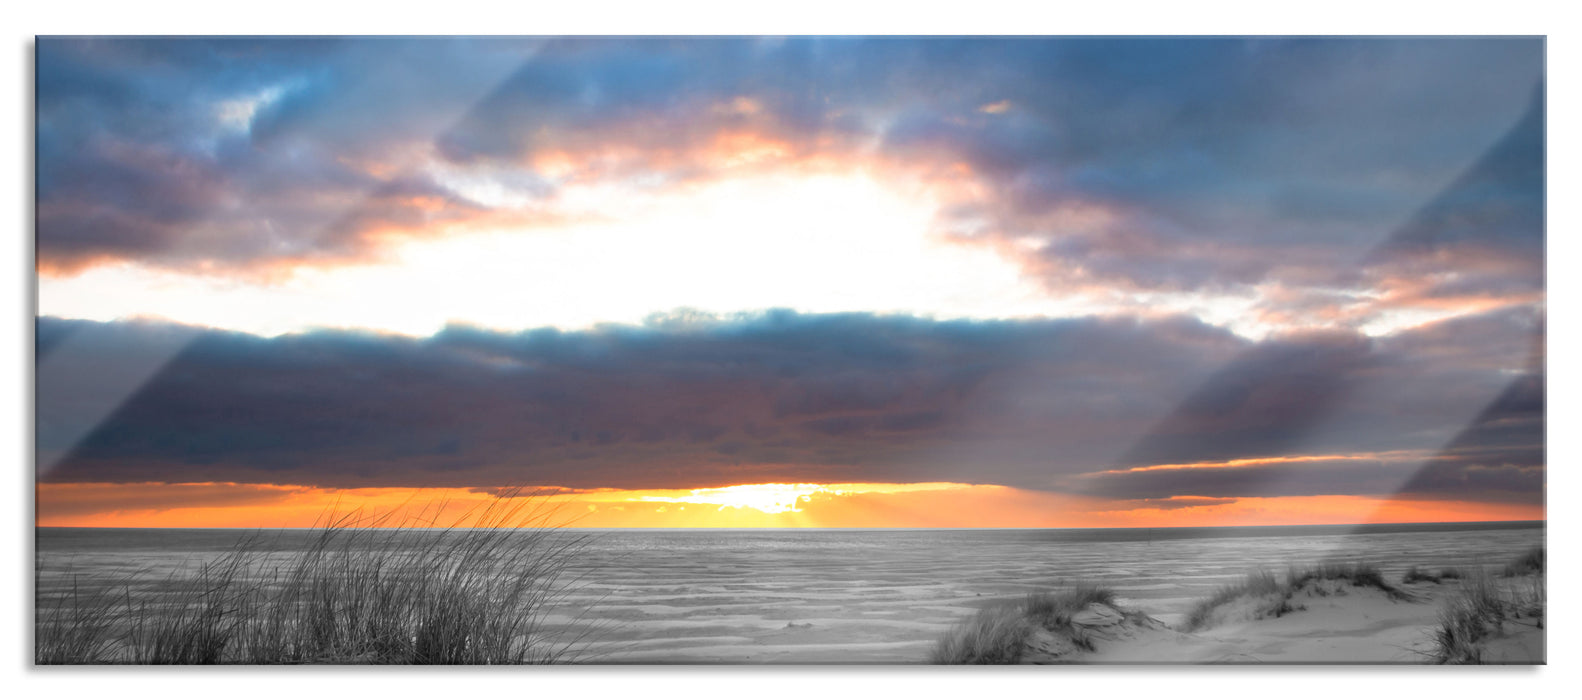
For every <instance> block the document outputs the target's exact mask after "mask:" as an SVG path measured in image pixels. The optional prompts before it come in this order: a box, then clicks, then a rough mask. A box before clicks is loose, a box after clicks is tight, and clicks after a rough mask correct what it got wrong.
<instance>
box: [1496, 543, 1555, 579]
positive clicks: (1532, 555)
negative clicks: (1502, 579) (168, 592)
mask: <svg viewBox="0 0 1582 700" xmlns="http://www.w3.org/2000/svg"><path fill="white" fill-rule="evenodd" d="M1543 572H1544V548H1543V547H1542V546H1538V547H1533V548H1532V549H1529V550H1527V551H1526V552H1523V553H1522V555H1521V556H1519V557H1516V559H1515V560H1513V561H1511V562H1510V563H1509V564H1506V565H1505V570H1504V571H1503V572H1501V573H1502V574H1503V575H1505V576H1524V575H1526V574H1532V573H1538V574H1541V573H1543Z"/></svg>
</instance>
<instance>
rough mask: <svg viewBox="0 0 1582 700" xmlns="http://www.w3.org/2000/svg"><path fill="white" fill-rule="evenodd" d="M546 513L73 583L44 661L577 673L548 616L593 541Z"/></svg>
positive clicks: (55, 614)
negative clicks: (523, 667) (184, 571)
mask: <svg viewBox="0 0 1582 700" xmlns="http://www.w3.org/2000/svg"><path fill="white" fill-rule="evenodd" d="M438 510H439V511H441V512H442V511H443V507H442V506H441V507H440V508H439V509H438ZM425 512H426V511H425ZM550 514H551V512H550V511H548V510H546V509H543V508H541V507H539V503H538V502H537V501H536V499H532V498H531V497H528V496H522V497H519V498H513V497H509V496H508V497H506V498H501V499H499V500H496V501H494V502H493V504H492V505H490V506H488V507H487V508H484V509H482V510H481V511H478V512H469V513H468V514H466V515H464V516H463V517H462V518H459V519H457V523H453V524H451V525H446V526H439V527H434V526H435V523H433V522H432V519H430V518H426V517H424V516H422V515H420V516H417V517H415V518H413V519H412V520H410V521H407V522H403V523H401V525H403V526H406V528H408V529H391V528H390V527H388V526H390V525H392V523H390V522H388V521H387V519H386V518H372V519H366V518H362V517H360V516H359V515H357V514H352V515H348V516H344V517H341V518H338V519H334V520H333V521H329V522H328V523H327V524H326V525H324V526H322V527H320V528H318V529H317V531H316V532H315V533H314V536H313V538H312V540H311V542H310V544H309V545H308V546H307V547H306V548H305V549H296V550H292V551H290V552H289V554H288V555H287V558H285V559H282V558H281V555H280V554H279V553H278V552H272V551H271V548H270V547H269V546H268V544H269V543H266V542H264V541H262V540H261V539H260V538H258V537H252V538H248V539H246V540H244V541H242V542H240V543H238V545H237V546H236V547H234V548H232V549H230V550H228V551H226V552H223V553H221V554H220V555H219V556H218V557H216V558H214V559H213V560H212V561H209V562H207V563H204V564H203V565H202V566H201V567H199V569H198V571H197V572H196V575H188V576H181V575H172V576H171V577H170V578H168V579H166V580H164V581H162V582H159V581H155V582H150V581H147V580H146V579H143V578H141V577H132V578H130V579H128V580H124V581H120V582H117V583H116V584H114V585H108V586H100V587H97V588H91V589H90V588H87V587H83V586H80V585H74V586H73V587H72V588H71V589H70V590H69V591H67V592H66V593H64V594H62V595H60V596H58V597H56V599H54V600H45V599H43V598H42V597H41V599H40V601H39V603H40V605H39V610H38V617H37V620H36V624H35V663H38V664H103V663H136V664H292V663H315V664H522V663H549V662H556V661H567V660H570V658H571V656H572V655H573V654H574V653H575V650H576V649H577V647H578V644H579V643H581V642H582V641H583V639H582V638H581V637H580V636H574V637H572V638H570V639H566V638H556V639H549V638H548V637H547V636H546V635H545V634H544V632H545V630H544V626H543V624H542V622H543V620H542V616H543V614H544V612H545V611H546V609H547V608H548V607H549V606H550V605H551V604H552V603H554V602H555V601H556V600H557V598H558V597H559V596H561V595H563V593H564V591H565V586H566V584H567V583H568V578H567V575H566V574H567V565H568V564H569V563H570V561H571V559H572V558H573V556H574V555H575V553H576V551H577V549H578V548H579V547H581V546H582V545H583V542H584V541H583V539H582V538H581V537H577V536H570V535H566V534H564V533H563V532H561V531H559V530H557V529H555V528H553V527H549V526H548V523H547V522H546V521H547V519H548V517H549V515H550ZM462 522H465V523H467V524H468V526H467V527H461V526H460V525H459V523H462ZM410 528H423V529H410Z"/></svg>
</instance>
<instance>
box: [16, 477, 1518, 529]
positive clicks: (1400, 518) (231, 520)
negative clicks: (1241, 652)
mask: <svg viewBox="0 0 1582 700" xmlns="http://www.w3.org/2000/svg"><path fill="white" fill-rule="evenodd" d="M35 493H36V495H37V504H38V508H37V513H36V518H35V524H36V525H37V526H39V527H151V528H163V527H176V528H181V527H198V528H208V527H214V528H249V529H251V528H276V527H298V528H301V527H317V526H321V525H322V524H323V523H325V522H327V519H334V518H333V517H331V516H337V517H338V516H342V515H346V514H351V513H355V514H358V515H359V517H358V518H355V519H354V520H355V522H358V523H374V524H375V525H377V526H381V527H393V526H425V527H427V526H451V525H456V526H467V525H469V524H470V523H471V522H472V521H469V520H468V518H469V517H471V518H476V517H477V514H478V513H479V512H482V511H487V510H488V509H490V508H493V507H496V506H499V505H501V504H502V503H504V502H507V501H516V500H519V499H521V498H526V499H528V500H527V501H523V503H527V504H529V505H530V509H531V510H533V512H535V513H537V514H539V516H536V519H535V520H534V522H537V523H541V524H546V525H551V526H557V527H574V528H650V527H654V528H821V527H842V528H852V527H855V528H891V527H901V528H908V527H911V528H959V527H968V528H973V527H990V528H995V527H999V528H1006V527H1008V528H1071V527H1077V528H1104V527H1202V526H1223V525H1312V524H1349V523H1370V522H1372V523H1386V522H1450V521H1478V520H1542V519H1544V518H1545V509H1544V507H1543V505H1541V504H1537V505H1530V504H1519V503H1510V504H1501V503H1475V502H1461V501H1436V500H1412V499H1410V498H1400V497H1389V496H1284V497H1238V498H1225V499H1220V498H1198V497H1179V498H1165V499H1152V500H1148V501H1114V500H1105V499H1098V498H1090V497H1082V496H1075V495H1070V494H1060V493H1053V492H1045V491H1032V490H1026V489H1018V488H1013V487H1008V486H1000V485H995V484H962V483H946V482H939V483H909V484H806V483H802V484H741V485H736V486H726V487H712V488H699V489H654V490H622V489H592V490H575V489H552V488H547V489H542V490H538V491H522V492H521V493H520V494H518V495H514V496H507V497H501V496H498V495H496V494H494V493H492V492H491V490H480V489H465V488H429V489H418V488H356V489H321V488H314V487H307V486H289V485H264V484H236V483H186V484H180V483H135V484H107V483H63V484H51V483H44V484H38V485H37V488H36V491H35ZM379 518H386V519H383V520H379Z"/></svg>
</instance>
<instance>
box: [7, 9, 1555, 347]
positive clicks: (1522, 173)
mask: <svg viewBox="0 0 1582 700" xmlns="http://www.w3.org/2000/svg"><path fill="white" fill-rule="evenodd" d="M38 65H39V91H38V92H39V98H38V100H39V113H38V125H39V126H38V129H39V158H38V161H39V164H40V166H39V171H40V172H39V187H38V192H39V206H38V211H39V232H40V235H39V266H40V269H41V270H43V271H45V272H47V273H49V274H53V275H61V274H70V273H72V272H75V271H80V270H82V269H85V268H87V267H89V266H93V265H98V264H109V263H112V262H115V261H125V262H130V263H133V264H136V265H143V266H154V267H158V268H162V269H169V270H175V271H180V272H183V273H188V274H215V273H225V274H239V273H241V274H250V275H264V276H265V278H266V279H273V278H278V277H282V276H284V277H289V276H290V275H291V274H293V270H296V269H298V268H299V267H300V266H303V265H310V266H325V265H330V266H334V265H341V264H348V263H360V262H368V261H377V260H386V259H387V258H388V256H389V255H390V247H391V246H393V245H396V244H397V243H399V242H401V241H407V240H413V239H433V238H437V237H446V236H452V235H457V234H461V233H467V232H472V231H479V230H501V229H504V230H510V231H515V232H517V235H523V236H531V235H538V234H537V233H535V232H537V231H540V230H542V229H544V228H545V227H551V228H552V227H554V226H558V225H561V224H564V223H566V222H567V221H579V220H585V219H588V218H597V217H599V216H600V215H601V210H600V209H599V208H598V207H594V208H592V209H590V208H588V207H587V206H583V205H581V204H579V202H581V201H583V200H584V199H587V198H588V197H589V196H590V195H589V194H588V192H590V191H596V192H606V193H607V194H608V193H612V192H613V193H615V194H614V196H613V199H610V198H597V199H598V201H601V202H606V203H608V202H611V201H614V202H619V201H621V200H622V199H631V200H635V199H640V198H641V197H642V196H646V195H648V194H674V193H676V192H680V191H686V190H687V189H688V188H691V187H695V186H698V185H700V184H702V183H708V182H715V181H719V180H721V179H725V178H735V177H740V176H742V175H744V174H747V173H764V172H777V173H785V172H818V173H825V174H828V173H850V172H854V171H857V170H864V171H868V172H872V173H876V174H877V176H878V177H880V178H881V179H884V180H886V181H894V182H901V181H912V182H915V183H918V186H920V187H923V188H924V189H926V191H927V192H928V193H929V200H930V201H932V202H934V203H935V204H936V205H937V207H938V209H937V211H934V212H933V217H934V222H933V226H934V231H935V233H936V234H937V235H942V236H948V237H954V238H957V239H960V240H962V241H964V242H969V243H973V244H979V245H986V246H988V247H990V248H992V249H994V250H996V251H998V252H999V253H1001V254H1002V255H1004V256H1006V257H1008V258H1011V259H1013V260H1015V261H1017V263H1018V264H1019V265H1021V266H1022V268H1023V269H1024V270H1025V271H1026V272H1027V274H1029V275H1031V276H1032V277H1033V278H1035V279H1037V280H1039V281H1040V282H1041V283H1042V284H1043V286H1044V288H1045V289H1046V290H1047V293H1048V294H1049V295H1052V296H1055V297H1063V298H1080V299H1084V300H1086V301H1088V302H1090V303H1094V304H1098V303H1103V304H1108V305H1110V306H1111V307H1115V308H1119V309H1122V310H1125V311H1128V312H1136V311H1138V310H1141V309H1144V308H1169V309H1173V310H1175V311H1186V312H1191V313H1195V314H1198V315H1200V316H1202V317H1204V318H1209V319H1210V320H1212V321H1213V322H1216V323H1227V322H1231V319H1232V318H1233V317H1234V313H1232V312H1229V311H1227V310H1226V308H1225V307H1226V305H1231V306H1233V307H1238V308H1241V309H1243V310H1245V311H1246V312H1248V313H1247V314H1246V315H1244V316H1243V317H1242V318H1241V319H1239V320H1236V321H1235V323H1237V324H1238V325H1237V326H1236V329H1237V330H1238V332H1243V333H1244V334H1245V333H1249V332H1253V330H1252V329H1262V330H1261V331H1259V332H1256V333H1254V335H1258V334H1261V333H1262V332H1267V331H1268V330H1269V329H1271V328H1272V329H1286V328H1292V327H1300V326H1321V327H1333V326H1337V325H1338V326H1340V327H1344V328H1364V329H1374V330H1378V329H1393V328H1396V327H1402V326H1404V325H1410V324H1409V323H1403V322H1401V321H1400V320H1399V318H1397V317H1398V316H1399V315H1400V314H1401V313H1404V312H1403V311H1402V310H1401V309H1402V307H1410V309H1412V310H1413V311H1412V312H1413V313H1418V314H1429V315H1430V316H1431V317H1433V318H1439V317H1443V316H1444V315H1449V313H1451V312H1453V311H1454V309H1453V308H1452V309H1451V311H1449V312H1447V311H1445V308H1446V307H1447V306H1448V307H1456V306H1458V305H1459V306H1466V305H1471V306H1473V307H1474V308H1473V309H1472V310H1473V311H1483V310H1488V309H1491V308H1495V307H1496V306H1499V305H1501V304H1509V303H1533V302H1534V301H1535V296H1536V295H1538V294H1541V288H1542V274H1541V257H1542V246H1541V240H1542V210H1543V201H1544V200H1543V168H1542V164H1543V149H1542V146H1543V129H1542V126H1543V116H1542V111H1543V107H1542V97H1541V86H1542V84H1543V43H1542V41H1538V40H1531V39H1519V38H1511V39H1448V38H1434V39H1421V40H1414V39H1392V40H1379V39H1349V40H1348V39H1296V40H1261V39H1260V40H1239V39H1181V40H1139V39H1025V40H1002V39H972V38H969V39H872V40H863V39H816V38H802V39H789V40H767V39H735V38H721V39H692V40H673V39H658V38H656V39H564V40H507V39H487V38H479V39H454V40H418V39H412V40H388V41H355V40H338V41H337V40H322V41H321V40H312V41H255V42H244V41H197V40H194V41H163V40H137V39H93V40H76V39H71V40H66V39H59V40H54V39H49V40H44V41H41V42H40V47H39V58H38ZM1535 88H1537V89H1538V90H1539V93H1538V96H1537V97H1534V90H1535ZM1513 125H1514V127H1513ZM611 206H613V205H611ZM605 211H607V209H606V210H605ZM1403 222H1406V223H1404V225H1403ZM1392 233H1393V234H1394V235H1393V236H1392ZM740 235H741V236H743V237H750V236H752V235H753V234H752V231H751V230H750V229H748V228H744V230H742V231H741V233H740ZM1387 240H1388V244H1387V245H1385V246H1384V247H1383V248H1381V249H1380V251H1378V252H1375V253H1370V251H1374V249H1375V248H1376V247H1378V246H1379V245H1380V244H1381V243H1385V242H1386V241H1387ZM1370 255H1372V256H1375V257H1370ZM1364 260H1374V261H1375V263H1373V264H1369V265H1362V264H1361V262H1362V261H1364ZM590 272H593V271H592V270H590ZM1535 287H1536V290H1537V291H1536V292H1535ZM783 303H785V304H791V302H790V301H789V300H787V301H784V302H783ZM793 305H794V304H793ZM1423 307H1436V308H1439V309H1440V311H1439V313H1438V315H1434V314H1433V312H1432V311H1431V310H1424V308H1423ZM653 310H655V311H661V310H666V309H653ZM1392 313H1393V314H1395V315H1394V316H1392ZM1417 320H1419V321H1420V320H1424V319H1421V318H1420V319H1417ZM1375 334H1377V333H1375Z"/></svg>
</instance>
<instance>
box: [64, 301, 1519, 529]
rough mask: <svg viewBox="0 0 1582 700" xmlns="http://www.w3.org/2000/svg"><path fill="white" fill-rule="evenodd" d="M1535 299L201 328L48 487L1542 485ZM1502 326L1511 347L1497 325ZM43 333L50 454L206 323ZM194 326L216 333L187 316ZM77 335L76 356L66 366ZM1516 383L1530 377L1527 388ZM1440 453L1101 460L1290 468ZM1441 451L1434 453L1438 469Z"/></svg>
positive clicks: (1492, 491)
mask: <svg viewBox="0 0 1582 700" xmlns="http://www.w3.org/2000/svg"><path fill="white" fill-rule="evenodd" d="M1540 320H1541V319H1540V318H1539V317H1538V315H1537V314H1536V313H1534V312H1532V311H1530V310H1507V311H1503V312H1499V313H1496V314H1490V315H1485V316H1483V317H1477V318H1470V319H1461V320H1457V321H1452V322H1445V323H1440V324H1436V325H1431V326H1426V327H1424V328H1422V329H1421V330H1418V331H1409V332H1405V333H1402V334H1398V335H1397V336H1394V337H1390V338H1385V339H1370V338H1367V337H1365V336H1360V335H1353V334H1349V333H1327V334H1312V335H1305V336H1291V337H1283V338H1278V339H1271V340H1267V341H1264V342H1261V343H1252V342H1250V341H1247V340H1245V339H1242V338H1240V337H1238V336H1235V335H1232V334H1230V333H1228V332H1225V331H1223V330H1221V329H1217V328H1214V327H1212V326H1208V325H1205V324H1202V323H1200V322H1198V321H1195V320H1191V319H1186V318H1167V319H1156V320H1138V319H1125V318H1112V319H1103V318H1084V319H1071V320H1059V321H1020V322H1011V321H1002V322H936V321H929V320H922V319H917V318H911V317H896V316H873V315H868V314H838V315H813V316H810V315H798V314H795V313H791V312H770V313H766V314H760V315H753V316H743V317H738V318H732V319H723V320H698V319H696V318H686V319H685V320H681V319H677V320H671V321H666V320H664V319H656V320H654V321H653V322H651V323H650V324H648V325H646V326H643V327H628V326H612V327H602V328H599V329H597V330H592V331H586V332H559V331H554V330H537V331H529V332H524V333H515V334H512V333H498V332H492V331H485V330H480V329H475V328H468V327H451V328H449V329H447V330H445V331H443V332H441V333H439V334H437V335H435V336H433V337H431V338H426V339H408V338H401V337H393V336H378V335H369V334H359V333H350V332H332V331H320V332H313V333H305V334H297V335H287V336H280V337H277V338H272V339H266V338H259V337H254V336H249V335H244V334H237V333H228V332H220V331H201V332H198V333H197V335H196V337H195V339H193V340H191V342H190V343H188V344H187V345H186V346H185V348H184V349H183V350H181V351H180V352H179V354H177V355H176V356H175V357H173V358H172V359H171V361H170V362H169V363H168V364H167V365H166V366H165V367H164V368H163V369H162V370H160V371H159V372H158V373H157V374H156V375H155V376H154V377H153V378H152V380H150V381H149V382H148V383H147V384H146V385H144V386H142V387H141V388H140V389H139V390H138V391H137V392H136V393H135V394H133V395H132V396H131V397H130V398H128V399H127V400H126V401H125V403H124V404H121V405H120V407H119V409H117V410H116V411H115V412H114V413H113V414H112V415H111V417H110V418H109V419H108V420H106V421H104V422H103V423H102V424H100V425H98V426H97V428H95V429H94V430H93V431H92V432H91V433H89V434H88V437H87V438H86V439H84V440H83V441H82V442H81V443H80V444H78V445H76V446H75V448H74V449H70V451H69V454H68V456H67V457H66V458H65V459H64V460H63V461H62V462H60V464H59V465H58V466H55V467H54V468H53V469H51V470H50V471H48V472H47V473H42V474H40V475H39V477H40V480H42V481H53V482H74V481H75V482H104V481H108V482H133V481H168V482H205V481H236V482H244V483H280V484H306V485H319V486H337V487H356V486H464V487H489V486H497V485H502V484H521V483H529V484H553V485H560V486H568V487H577V488H591V487H625V488H661V487H676V488H683V487H685V488H695V487H703V486H722V485H728V484H735V483H755V482H770V481H815V482H865V481H866V482H917V481H936V480H949V481H962V482H976V483H999V484H1007V485H1014V486H1021V487H1029V488H1041V489H1059V490H1068V491H1078V492H1084V493H1091V494H1094V495H1102V496H1108V497H1113V498H1119V499H1149V498H1165V497H1169V496H1174V495H1192V496H1204V497H1232V496H1249V495H1295V494H1320V493H1322V494H1330V493H1341V494H1349V493H1357V494H1377V493H1394V492H1398V491H1403V490H1404V491H1407V492H1411V493H1416V494H1420V495H1426V496H1431V497H1445V498H1457V497H1464V498H1470V499H1474V500H1477V499H1498V500H1521V501H1533V500H1538V499H1541V498H1542V495H1543V469H1544V459H1543V456H1544V453H1543V415H1544V398H1543V375H1542V374H1541V370H1533V369H1532V368H1531V367H1529V368H1528V371H1527V373H1525V374H1519V375H1512V374H1511V373H1510V371H1509V370H1510V369H1511V368H1513V367H1514V368H1518V369H1520V368H1522V367H1524V366H1525V364H1526V363H1525V360H1526V359H1527V358H1528V356H1529V353H1531V351H1532V348H1533V346H1534V344H1535V343H1539V344H1541V341H1542V335H1541V334H1542V326H1541V323H1540ZM1491 329H1498V330H1500V331H1502V332H1495V333H1491V332H1489V331H1490V330H1491ZM181 330H183V329H173V328H171V327H169V326H163V325H159V324H153V323H139V322H122V323H92V322H83V321H66V320H59V319H53V318H43V319H40V320H39V321H38V325H37V337H38V353H39V362H40V364H41V365H42V364H45V363H49V362H51V361H52V358H54V359H59V358H66V359H64V360H61V361H63V362H70V363H76V365H78V366H76V367H75V368H74V367H54V368H53V369H52V371H51V372H49V373H47V374H41V375H40V383H39V386H38V407H37V417H38V426H37V431H38V433H37V435H38V448H39V450H40V451H41V452H42V451H46V450H58V449H67V448H70V447H71V446H70V445H61V444H56V443H58V442H59V441H60V438H59V437H58V435H65V434H69V433H68V432H62V427H63V426H69V425H70V424H71V423H72V421H73V419H74V416H75V415H77V414H78V413H81V412H83V411H86V410H88V409H87V408H86V407H91V406H94V405H99V404H103V403H104V402H106V401H116V400H117V399H118V398H119V397H114V396H102V395H99V394H98V393H97V392H99V391H101V385H100V384H98V383H96V382H94V381H93V379H92V378H93V377H94V376H95V373H101V372H105V371H108V370H109V369H110V368H113V367H114V365H115V364H116V363H117V362H121V361H129V360H122V359H121V358H127V357H136V356H138V355H139V353H140V348H143V347H145V346H155V347H159V346H161V343H162V342H163V340H164V338H165V337H166V336H168V334H170V333H173V332H177V331H181ZM184 332H188V333H190V332H192V329H184ZM68 345H69V346H70V347H71V348H72V349H73V352H70V353H60V354H58V355H57V352H58V351H59V350H60V349H61V348H65V347H67V346H68ZM1513 379H1514V380H1513ZM1390 450H1421V451H1424V452H1422V453H1421V457H1420V458H1417V459H1407V460H1400V459H1383V458H1381V459H1378V460H1373V461H1346V462H1334V463H1326V462H1316V463H1299V464H1280V465H1269V466H1263V467H1251V468H1240V469H1228V470H1192V471H1190V472H1188V471H1177V470H1158V471H1146V472H1132V473H1127V474H1112V475H1100V476H1091V475H1090V476H1078V475H1080V474H1084V473H1089V472H1096V471H1100V470H1106V469H1117V468H1127V467H1138V466H1147V465H1152V464H1178V463H1187V462H1195V461H1201V460H1224V459H1234V458H1249V457H1269V456H1277V455H1282V454H1357V453H1374V452H1382V451H1390ZM1435 453H1437V456H1436V457H1434V459H1432V460H1431V461H1429V462H1428V463H1427V464H1426V465H1425V463H1424V459H1426V458H1427V457H1429V456H1432V455H1434V454H1435Z"/></svg>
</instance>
